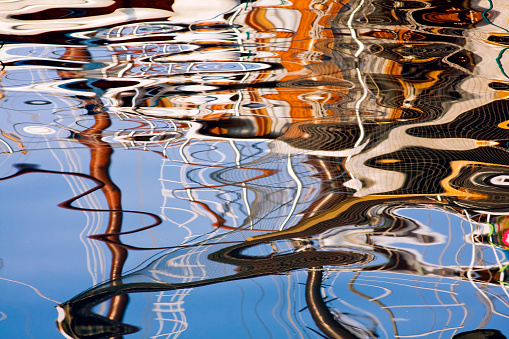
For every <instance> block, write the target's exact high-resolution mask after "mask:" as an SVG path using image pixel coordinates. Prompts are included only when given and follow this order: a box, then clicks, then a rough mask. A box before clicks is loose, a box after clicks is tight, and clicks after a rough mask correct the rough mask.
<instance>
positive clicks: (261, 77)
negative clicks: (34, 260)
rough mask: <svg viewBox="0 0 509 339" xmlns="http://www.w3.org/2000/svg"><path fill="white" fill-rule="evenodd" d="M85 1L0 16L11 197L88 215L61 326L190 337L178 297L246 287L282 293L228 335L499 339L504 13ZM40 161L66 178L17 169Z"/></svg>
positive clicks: (327, 4) (376, 5)
mask: <svg viewBox="0 0 509 339" xmlns="http://www.w3.org/2000/svg"><path fill="white" fill-rule="evenodd" d="M19 2H20V3H23V1H19ZM97 4H98V6H99V5H100V6H103V7H101V8H99V7H97V8H95V9H92V8H88V7H89V4H86V5H84V4H80V5H75V6H74V5H73V6H74V7H76V8H78V7H79V8H82V7H83V8H87V9H86V10H84V11H85V12H83V13H81V12H80V11H79V10H78V9H76V8H74V7H70V8H72V9H71V10H69V11H70V12H69V13H70V14H69V13H67V12H66V13H67V14H65V13H61V14H59V13H60V12H58V11H53V7H54V6H50V5H47V6H46V7H45V6H43V5H41V7H40V8H38V9H37V11H35V10H28V9H24V8H25V7H23V6H21V4H18V5H19V6H18V7H13V8H12V9H11V11H13V12H15V15H10V16H9V17H8V18H7V17H5V18H3V17H2V15H3V14H2V13H3V12H0V18H3V19H2V25H3V26H5V27H7V28H4V29H2V32H4V33H3V35H2V38H3V39H4V40H5V41H6V42H7V43H5V44H4V45H3V46H2V48H0V60H2V74H1V76H2V79H1V81H2V87H1V91H2V94H1V97H0V103H1V107H2V109H3V110H4V111H5V112H6V116H8V119H6V120H5V121H3V122H2V125H0V128H1V130H0V131H1V135H0V147H2V149H3V156H5V160H3V161H4V162H3V164H4V165H3V166H2V168H1V170H2V182H9V181H12V180H15V178H21V177H26V176H28V175H42V174H44V175H49V174H59V175H61V176H63V177H65V178H70V177H72V178H74V179H72V180H75V181H73V182H71V181H69V183H70V185H71V188H72V190H73V192H74V197H73V198H71V199H69V200H67V201H65V202H63V203H61V204H60V206H61V207H66V208H68V209H72V210H79V211H83V212H86V213H87V218H88V219H90V220H92V219H93V220H95V221H94V222H95V224H94V225H93V226H89V225H88V224H87V225H86V226H85V228H84V230H83V232H84V233H83V234H86V235H87V237H88V238H87V243H86V245H85V247H86V251H87V260H89V258H90V257H94V260H95V256H97V258H99V257H101V260H102V261H101V264H98V263H95V261H94V264H91V262H92V260H89V261H88V266H89V268H90V267H92V266H94V265H96V266H97V267H99V266H100V265H103V264H102V262H104V258H105V257H106V255H105V254H104V253H102V252H101V251H102V250H101V249H100V248H103V247H102V246H103V245H105V246H106V247H104V248H105V249H106V250H107V251H108V257H109V259H110V260H111V263H110V264H109V267H108V270H109V272H106V268H105V266H104V265H103V266H104V268H103V271H102V272H103V273H102V277H99V275H94V277H93V281H92V283H90V286H93V287H91V288H89V289H87V290H85V291H83V292H81V293H79V290H77V291H75V292H76V293H79V294H78V295H76V296H75V297H73V298H70V299H69V298H68V300H67V301H66V302H62V303H60V304H59V305H58V306H57V309H58V320H57V327H58V330H59V331H60V333H61V334H62V335H64V336H65V337H70V338H121V337H122V336H126V337H128V335H131V334H133V335H139V336H140V337H157V338H176V337H178V336H179V335H180V334H182V333H188V334H189V335H190V336H195V337H200V334H198V332H193V331H196V329H195V327H196V325H195V327H194V328H193V327H191V326H189V324H188V322H187V318H186V313H187V312H190V314H195V313H200V312H201V311H202V310H203V309H204V308H208V307H209V305H205V302H203V304H202V303H200V301H199V300H198V301H195V302H194V303H192V304H186V309H184V307H183V304H184V298H188V296H189V295H191V296H192V294H193V293H198V292H197V291H198V290H200V289H206V288H208V287H214V288H217V289H219V288H220V287H218V286H220V285H222V286H232V284H240V285H238V286H241V288H242V289H243V288H244V287H242V286H247V285H242V284H247V282H252V283H254V284H258V285H257V286H260V288H261V289H262V291H263V292H262V293H263V295H265V293H267V294H269V293H272V292H273V291H276V290H277V293H278V295H279V299H278V300H277V302H276V301H274V300H275V299H274V300H273V299H272V298H270V297H269V296H268V297H267V298H266V299H264V298H263V297H260V299H259V300H258V301H256V303H255V304H254V310H255V311H254V312H255V314H256V317H254V318H256V319H258V320H256V319H254V318H253V319H254V320H253V319H251V320H250V321H249V324H248V325H246V327H245V330H239V331H244V332H239V333H241V334H238V333H237V332H235V334H233V332H232V334H231V335H232V337H235V336H237V337H239V336H240V337H255V336H253V335H252V334H251V332H250V329H254V328H263V329H264V330H265V331H266V334H268V336H267V337H271V336H272V334H273V335H274V336H277V337H279V336H281V337H284V336H285V335H286V336H288V337H291V336H298V337H302V338H304V337H309V338H310V337H317V336H321V337H329V338H374V337H385V338H402V337H420V336H431V337H435V336H436V337H440V336H443V337H453V336H454V337H457V338H462V337H463V338H468V337H475V336H476V335H484V336H489V335H491V336H493V337H496V336H498V337H499V338H503V337H505V336H507V335H508V334H509V332H508V331H507V328H504V327H503V325H501V324H503V323H504V322H506V321H507V318H508V317H509V309H508V307H509V294H508V290H507V287H506V285H507V283H508V282H509V281H508V279H509V278H508V277H507V274H508V273H509V272H508V267H509V261H508V252H507V251H508V250H509V241H508V234H509V229H508V226H507V220H506V219H507V215H509V210H508V207H507V204H508V202H509V191H508V190H507V188H508V187H509V186H508V185H509V184H508V182H509V160H507V159H509V158H508V157H507V154H508V146H507V145H508V143H509V131H508V130H509V128H508V121H509V120H507V116H506V112H507V111H509V100H507V97H508V91H509V85H508V84H509V82H508V80H509V78H508V76H507V74H506V72H505V70H504V65H505V64H506V63H507V62H506V57H505V54H504V53H505V51H506V49H507V41H506V40H507V37H508V36H509V31H507V27H506V22H507V18H508V17H507V13H506V11H504V9H502V6H503V5H502V4H493V3H491V2H490V7H489V8H484V7H482V5H480V4H474V3H470V2H464V1H449V2H447V3H439V2H436V1H420V0H419V1H417V0H416V1H405V2H396V1H376V0H358V1H353V2H352V1H350V2H339V1H331V0H309V1H294V2H293V3H291V2H280V1H277V2H273V1H265V0H260V1H256V2H236V1H211V2H210V4H207V6H205V7H203V8H202V10H196V15H195V16H192V15H190V14H191V13H193V11H194V10H195V9H196V8H195V5H197V4H196V3H195V1H190V0H188V1H187V2H185V3H184V2H183V1H175V2H174V3H173V4H172V5H171V6H169V5H167V4H162V5H160V4H159V3H155V4H153V5H151V6H153V7H154V8H146V7H150V6H147V5H143V6H142V4H140V5H139V7H137V8H132V9H131V10H132V11H133V12H132V13H131V14H132V16H128V17H124V16H122V15H121V14H122V13H124V12H125V11H127V8H123V6H124V5H122V4H120V3H118V4H116V5H115V6H111V5H110V4H109V3H108V4H106V3H105V4H102V3H101V2H98V3H97ZM12 6H14V5H12ZM133 7H134V5H133ZM141 7H144V8H141ZM59 10H60V11H61V10H62V9H61V8H59ZM170 11H171V12H170ZM50 12H51V13H53V14H52V16H51V17H48V18H45V16H46V14H48V13H50ZM80 13H81V14H80ZM164 16H169V19H168V20H165V21H162V20H163V18H162V17H164ZM92 18H93V19H96V20H97V24H94V22H95V21H93V20H92V21H90V19H92ZM104 19H106V20H110V21H104ZM44 20H46V21H47V23H48V24H49V23H54V24H55V25H56V24H57V23H59V24H61V26H58V25H57V26H56V27H55V28H54V29H52V28H44V29H43V28H42V27H37V28H36V27H35V24H39V23H40V21H44ZM20 22H24V24H21V23H20ZM72 23H74V24H78V26H77V27H78V28H77V29H71V28H70V27H69V25H70V24H72ZM39 26H40V25H39ZM5 32H8V33H5ZM6 34H10V36H7V35H6ZM48 37H51V39H52V41H54V42H53V43H41V41H43V40H41V39H45V38H48ZM34 42H37V43H34ZM48 150H50V151H51V152H52V153H51V154H52V155H54V156H55V159H56V161H57V162H58V166H59V167H58V166H56V165H53V164H52V163H51V162H50V161H47V163H46V161H45V163H43V165H40V164H30V163H28V161H26V160H25V158H23V156H25V155H26V154H29V155H31V154H39V153H41V154H49V153H50V152H49V151H48ZM72 152H75V153H72ZM146 154H149V155H150V158H148V157H147V158H145V155H146ZM116 156H118V157H119V158H115V157H116ZM136 156H137V157H140V160H138V159H135V157H136ZM141 157H144V158H143V160H141V159H142V158H141ZM59 159H66V161H67V164H69V167H70V168H69V169H65V168H64V164H63V162H62V161H60V160H59ZM78 159H79V161H78ZM118 159H120V160H118ZM126 159H127V160H126ZM133 159H135V160H133ZM147 159H149V160H147ZM154 159H156V160H154ZM116 161H120V163H121V164H128V166H125V167H123V168H120V169H119V168H116V167H115V166H116V164H117V162H116ZM81 162H84V163H87V164H89V166H88V169H83V168H78V166H76V165H75V164H77V163H81ZM133 164H136V165H135V166H145V167H146V168H148V169H149V170H148V171H149V172H150V173H151V175H150V176H145V177H144V179H143V180H144V181H143V182H144V184H145V185H141V184H140V183H141V179H138V180H139V182H138V183H135V182H134V180H133V179H132V178H128V179H126V177H129V175H130V174H129V173H131V172H129V171H130V168H131V167H132V168H134V167H135V166H133ZM36 165H38V166H36ZM52 166H53V167H55V168H52V169H48V168H51V167H52ZM73 166H74V167H73ZM145 167H144V168H145ZM154 169H156V170H155V171H154ZM87 173H88V174H87ZM154 173H156V174H155V176H154ZM157 173H158V174H159V177H158V178H157V177H156V176H157V175H158V174H157ZM69 180H71V179H69ZM78 180H83V181H80V182H78ZM154 181H155V182H157V181H159V182H160V184H161V187H158V188H157V190H156V192H154V189H153V188H152V189H150V188H149V187H153V184H152V182H154ZM91 182H93V183H94V186H93V187H92V188H90V187H89V186H90V183H91ZM119 182H121V183H122V184H119ZM138 185H139V186H140V187H144V186H146V187H147V188H144V189H142V190H140V191H141V192H142V193H141V194H140V191H137V188H136V187H135V186H138ZM159 189H160V191H159ZM99 191H101V192H102V193H101V194H99ZM80 192H82V193H80ZM144 192H146V194H147V195H148V196H150V197H151V199H153V201H156V199H158V198H159V197H161V201H159V200H157V202H152V201H151V204H150V206H140V207H139V208H132V207H129V208H127V207H124V206H126V202H125V200H126V199H127V200H128V201H129V202H128V203H127V206H132V205H133V204H132V203H130V202H131V201H132V199H134V200H136V199H137V197H138V196H140V195H143V193H144ZM156 196H157V198H155V197H156ZM133 197H134V198H133ZM157 209H159V210H160V211H159V212H158V211H157ZM106 215H107V217H106ZM134 216H136V217H139V218H138V219H135V218H134ZM102 218H105V219H102ZM126 220H128V221H127V222H126ZM87 222H88V221H87ZM150 237H153V238H152V239H150ZM147 239H149V240H147ZM83 243H84V244H85V242H83ZM96 251H97V252H96ZM139 253H142V254H141V255H140V254H139ZM130 260H132V261H130ZM97 262H99V261H97ZM94 267H95V266H94ZM90 270H91V269H90ZM91 271H92V270H91ZM280 277H288V281H285V282H279V283H277V282H276V279H278V278H280ZM269 278H271V279H273V280H271V281H269V280H268V279H269ZM264 279H266V280H264ZM259 284H262V285H263V287H262V285H259ZM292 286H293V287H292ZM291 288H292V289H293V292H294V293H295V295H300V296H302V298H300V299H299V298H292V297H291V296H290V289H291ZM280 289H281V290H283V289H288V294H287V295H286V296H284V298H281V294H280ZM242 293H244V290H242ZM247 293H248V294H250V293H252V294H253V295H254V294H255V289H251V290H249V291H248V292H247ZM139 294H143V295H146V296H151V297H150V298H153V300H155V301H152V302H151V311H148V312H146V313H150V314H156V316H155V318H156V319H157V321H158V322H159V325H158V328H157V329H153V331H152V332H150V328H151V325H148V324H149V323H151V321H152V320H150V321H143V320H141V319H142V318H143V316H142V315H141V313H142V310H141V309H142V307H139V304H137V302H136V301H135V302H134V304H133V301H132V300H136V295H139ZM243 298H244V294H242V298H241V299H240V301H239V300H237V299H238V298H237V299H235V298H232V299H235V301H234V302H235V303H236V305H240V306H239V308H240V309H241V311H242V312H243V310H244V308H243V307H244V306H243V305H244V304H243V303H244V299H243ZM282 299H284V303H287V304H284V303H283V304H282V303H281V300H282ZM151 300H152V299H151ZM167 300H170V301H167ZM262 303H263V304H264V305H265V304H266V306H264V307H265V312H263V313H264V314H263V315H260V314H259V313H257V312H258V311H257V307H258V306H259V305H261V304H262ZM131 305H135V307H133V306H131ZM290 305H292V307H293V308H294V309H298V311H295V312H294V314H291V313H290V311H289V310H290ZM214 307H217V308H218V309H221V308H220V307H221V306H217V305H214ZM214 307H210V309H209V312H210V311H213V312H216V311H214V309H215V308H214ZM285 307H287V308H288V312H287V313H283V311H282V310H283V309H284V308H285ZM189 309H191V310H190V311H188V310H189ZM276 310H279V314H276ZM479 310H482V311H479ZM129 312H135V314H136V316H132V315H129ZM136 312H138V313H136ZM151 312H152V313H151ZM242 312H241V313H242ZM270 312H272V314H271V313H270ZM285 312H286V311H285ZM217 313H219V312H217ZM232 316H233V315H232ZM241 317H243V315H241ZM212 318H213V317H212ZM133 319H138V320H139V322H137V323H133V322H132V320H133ZM242 321H243V322H244V318H242ZM257 321H258V322H259V323H260V324H261V325H260V324H258V323H257ZM195 324H196V323H195ZM281 324H283V325H281ZM211 327H212V329H209V330H210V331H219V333H221V330H220V329H218V327H220V326H219V325H216V326H211ZM280 327H282V328H283V329H284V331H283V330H281V328H280ZM147 328H148V329H147ZM144 331H145V332H144ZM253 331H254V330H253ZM279 331H281V332H279ZM476 331H477V332H476ZM148 332H150V333H148ZM134 333H137V334H134ZM211 333H212V332H211ZM214 333H215V332H214ZM276 333H277V334H276ZM258 336H259V335H258Z"/></svg>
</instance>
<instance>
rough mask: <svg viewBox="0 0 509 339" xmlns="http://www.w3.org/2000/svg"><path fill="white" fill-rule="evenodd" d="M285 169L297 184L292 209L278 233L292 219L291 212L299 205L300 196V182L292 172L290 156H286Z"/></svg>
mask: <svg viewBox="0 0 509 339" xmlns="http://www.w3.org/2000/svg"><path fill="white" fill-rule="evenodd" d="M287 168H288V173H289V174H290V176H291V177H292V178H293V180H295V182H296V183H297V192H296V193H295V197H294V199H293V204H292V208H291V209H290V212H289V213H288V216H287V217H286V219H285V220H284V221H283V223H282V224H281V226H280V227H279V230H280V231H282V230H283V228H284V227H285V225H286V223H287V222H288V221H289V220H290V218H291V217H292V215H293V212H295V208H296V207H297V204H298V203H299V199H300V196H301V194H302V182H301V181H300V179H299V177H298V176H297V175H296V174H295V171H294V170H293V165H292V157H291V155H290V154H288V163H287Z"/></svg>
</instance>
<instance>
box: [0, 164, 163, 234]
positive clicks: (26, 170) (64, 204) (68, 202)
mask: <svg viewBox="0 0 509 339" xmlns="http://www.w3.org/2000/svg"><path fill="white" fill-rule="evenodd" d="M27 173H47V174H60V175H73V176H77V177H80V178H86V179H90V180H92V181H93V182H95V183H96V185H97V186H95V187H93V188H91V189H89V190H87V191H85V192H83V193H81V194H78V195H76V196H74V197H72V198H71V199H68V200H66V201H64V202H61V203H60V204H58V207H63V208H66V209H70V210H75V211H86V212H122V213H135V214H142V215H147V216H150V217H152V218H154V220H155V222H154V223H152V224H150V225H148V226H144V227H140V228H138V229H135V230H132V231H127V232H112V233H108V234H95V235H91V236H88V237H89V238H92V239H99V240H103V238H104V237H108V236H120V235H125V234H133V233H137V232H141V231H145V230H148V229H150V228H153V227H155V226H158V225H160V224H161V223H162V220H161V218H160V217H159V216H158V215H156V214H153V213H149V212H142V211H131V210H118V209H94V208H84V207H75V206H72V205H71V204H72V203H73V202H74V201H76V200H78V199H80V198H83V197H84V196H86V195H88V194H90V193H93V192H95V191H97V190H100V189H101V188H103V187H104V186H105V184H104V183H103V182H102V181H100V180H98V179H96V178H94V177H93V176H91V175H88V174H83V173H73V172H58V171H51V170H41V169H37V168H22V169H20V170H19V171H18V172H17V173H14V174H12V175H10V176H7V177H3V178H0V181H3V180H8V179H12V178H15V177H18V176H21V175H23V174H27Z"/></svg>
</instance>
